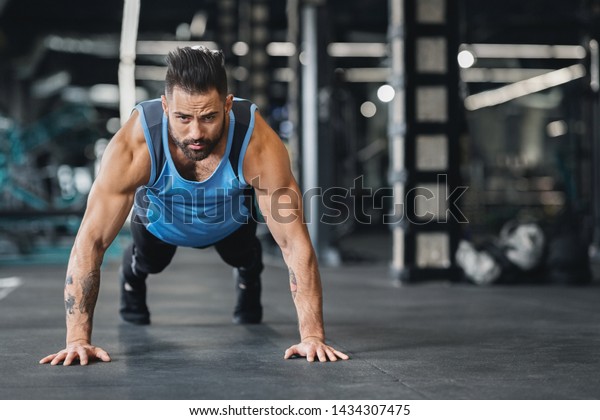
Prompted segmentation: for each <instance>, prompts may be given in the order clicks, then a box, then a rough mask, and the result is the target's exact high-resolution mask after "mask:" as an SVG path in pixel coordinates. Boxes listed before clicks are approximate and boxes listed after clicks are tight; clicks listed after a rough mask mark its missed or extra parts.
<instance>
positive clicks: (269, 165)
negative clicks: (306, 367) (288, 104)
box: [243, 113, 348, 362]
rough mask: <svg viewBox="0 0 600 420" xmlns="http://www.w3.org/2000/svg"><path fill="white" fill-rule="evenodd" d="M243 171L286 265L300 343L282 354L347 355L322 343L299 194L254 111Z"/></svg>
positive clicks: (317, 287)
mask: <svg viewBox="0 0 600 420" xmlns="http://www.w3.org/2000/svg"><path fill="white" fill-rule="evenodd" d="M243 170H244V177H245V178H246V180H248V181H249V182H250V183H251V184H252V186H253V187H254V189H255V191H256V193H257V197H258V204H259V207H260V209H261V212H262V213H263V216H264V217H265V220H266V222H267V226H268V227H269V230H270V231H271V234H272V235H273V237H274V239H275V241H276V242H277V244H278V245H279V247H280V248H281V251H282V253H283V258H284V260H285V262H286V264H287V266H288V270H289V280H290V290H291V293H292V298H293V300H294V305H295V306H296V311H297V313H298V324H299V329H300V339H301V342H300V343H299V344H296V345H294V346H292V347H290V348H288V349H287V350H286V352H285V356H284V357H285V358H286V359H288V358H290V357H292V356H293V355H300V356H305V357H306V359H307V360H308V361H311V362H312V361H314V360H315V358H318V360H320V361H322V362H325V361H327V360H331V361H335V360H337V359H338V358H341V359H348V356H346V355H345V354H344V353H342V352H339V351H337V350H335V349H334V348H332V347H330V346H327V345H326V344H325V331H324V327H323V294H322V289H321V278H320V275H319V268H318V264H317V257H316V255H315V252H314V249H313V247H312V244H311V241H310V237H309V235H308V230H307V229H306V225H305V224H304V218H303V211H302V193H301V192H300V188H299V187H298V184H297V183H296V181H295V179H294V176H293V174H292V171H291V168H290V161H289V156H288V153H287V150H286V149H285V147H284V145H283V143H282V142H281V140H280V139H279V137H278V136H277V134H275V132H274V131H273V130H272V129H271V128H270V127H269V126H268V124H267V123H266V122H265V121H264V119H263V118H262V117H261V116H260V115H259V114H258V113H257V114H256V123H255V129H254V133H253V135H252V139H251V140H250V144H249V146H248V151H247V153H246V157H245V158H244V164H243Z"/></svg>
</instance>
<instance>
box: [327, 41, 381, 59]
mask: <svg viewBox="0 0 600 420" xmlns="http://www.w3.org/2000/svg"><path fill="white" fill-rule="evenodd" d="M327 53H328V54H329V55H330V56H331V57H385V56H387V44H386V43H383V42H332V43H331V44H329V45H328V46H327Z"/></svg>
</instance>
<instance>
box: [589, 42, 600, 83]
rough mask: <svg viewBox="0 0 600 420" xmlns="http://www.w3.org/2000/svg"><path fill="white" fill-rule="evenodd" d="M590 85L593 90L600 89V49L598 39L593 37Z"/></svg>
mask: <svg viewBox="0 0 600 420" xmlns="http://www.w3.org/2000/svg"><path fill="white" fill-rule="evenodd" d="M589 45H590V87H591V88H592V91H594V92H598V91H599V90H600V67H599V66H598V61H599V60H600V51H599V50H598V41H596V40H595V39H592V40H591V41H590V44H589Z"/></svg>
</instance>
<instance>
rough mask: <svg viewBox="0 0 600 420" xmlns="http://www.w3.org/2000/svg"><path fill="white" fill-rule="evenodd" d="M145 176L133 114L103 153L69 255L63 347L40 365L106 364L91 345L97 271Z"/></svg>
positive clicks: (143, 150)
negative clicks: (65, 336)
mask: <svg viewBox="0 0 600 420" xmlns="http://www.w3.org/2000/svg"><path fill="white" fill-rule="evenodd" d="M149 174H150V156H149V153H148V150H147V148H146V145H145V139H144V134H143V131H142V128H141V125H140V123H139V118H138V115H137V112H136V113H134V114H133V115H132V117H131V118H130V119H129V121H128V122H127V123H126V124H125V125H124V126H123V128H121V130H119V132H117V134H115V136H114V138H113V139H112V141H111V142H110V143H109V145H108V147H107V148H106V151H105V153H104V156H103V158H102V165H101V167H100V171H99V173H98V177H97V178H96V180H95V181H94V185H93V186H92V189H91V191H90V195H89V197H88V203H87V208H86V211H85V214H84V216H83V220H82V222H81V226H80V227H79V231H78V232H77V237H76V238H75V243H74V244H73V248H72V250H71V256H70V259H69V265H68V268H67V276H66V280H65V288H64V299H65V312H66V324H67V340H66V341H67V342H66V347H65V349H63V350H61V351H59V352H58V353H54V354H51V355H49V356H46V357H44V358H43V359H42V360H40V363H48V362H50V363H51V364H52V365H56V364H58V363H60V362H63V364H64V365H70V364H71V363H72V362H73V361H74V360H76V359H79V362H80V364H82V365H86V364H87V363H88V361H89V360H90V359H100V360H102V361H104V362H108V361H110V356H109V355H108V353H107V352H106V351H104V350H103V349H101V348H100V347H95V346H93V345H92V344H91V338H92V326H93V319H94V309H95V307H96V301H97V299H98V292H99V290H100V265H101V263H102V259H103V258H104V253H105V251H106V249H107V248H108V247H109V246H110V244H111V243H112V241H113V240H114V239H115V237H116V236H117V234H118V233H119V230H120V229H121V228H122V226H123V223H125V220H126V218H127V216H128V214H129V211H130V210H131V206H132V204H133V196H134V194H135V190H136V188H137V187H138V186H140V185H143V184H145V183H146V182H147V181H148V178H149Z"/></svg>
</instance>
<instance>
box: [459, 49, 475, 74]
mask: <svg viewBox="0 0 600 420" xmlns="http://www.w3.org/2000/svg"><path fill="white" fill-rule="evenodd" d="M456 58H457V60H458V65H459V66H461V67H462V68H463V69H468V68H469V67H471V66H473V64H475V56H474V55H473V53H472V52H471V51H469V50H462V51H461V52H459V53H458V56H457V57H456Z"/></svg>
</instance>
